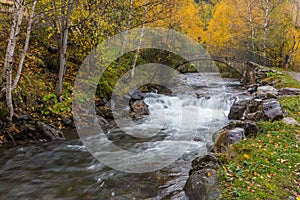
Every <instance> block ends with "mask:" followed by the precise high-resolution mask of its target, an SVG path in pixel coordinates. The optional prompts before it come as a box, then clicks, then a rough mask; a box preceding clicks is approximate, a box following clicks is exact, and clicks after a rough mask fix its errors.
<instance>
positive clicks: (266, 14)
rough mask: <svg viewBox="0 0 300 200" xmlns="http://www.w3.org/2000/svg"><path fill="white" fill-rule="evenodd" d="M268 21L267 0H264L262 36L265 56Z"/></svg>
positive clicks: (264, 54)
mask: <svg viewBox="0 0 300 200" xmlns="http://www.w3.org/2000/svg"><path fill="white" fill-rule="evenodd" d="M268 22H269V0H265V16H264V26H263V32H264V38H263V56H264V58H266V57H267V31H268V25H269V24H268Z"/></svg>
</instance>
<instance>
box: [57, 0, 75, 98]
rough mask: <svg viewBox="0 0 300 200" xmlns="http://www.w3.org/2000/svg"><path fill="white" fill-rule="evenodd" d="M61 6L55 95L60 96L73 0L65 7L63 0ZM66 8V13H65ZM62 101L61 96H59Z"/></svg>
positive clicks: (64, 0)
mask: <svg viewBox="0 0 300 200" xmlns="http://www.w3.org/2000/svg"><path fill="white" fill-rule="evenodd" d="M63 4H64V5H63V7H62V12H61V30H60V45H59V50H60V51H59V73H58V84H57V96H58V97H61V95H62V91H63V82H64V78H65V72H66V53H67V46H68V34H69V20H70V17H71V13H72V10H73V5H74V0H70V1H68V6H67V7H66V0H63ZM65 9H67V11H66V12H67V13H65ZM59 99H60V101H62V99H61V98H59Z"/></svg>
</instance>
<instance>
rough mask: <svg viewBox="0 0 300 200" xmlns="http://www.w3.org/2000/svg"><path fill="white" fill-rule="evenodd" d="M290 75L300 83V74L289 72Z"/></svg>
mask: <svg viewBox="0 0 300 200" xmlns="http://www.w3.org/2000/svg"><path fill="white" fill-rule="evenodd" d="M288 74H289V75H291V76H292V77H293V78H294V79H296V80H297V81H298V82H300V73H296V72H288Z"/></svg>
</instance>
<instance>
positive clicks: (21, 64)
mask: <svg viewBox="0 0 300 200" xmlns="http://www.w3.org/2000/svg"><path fill="white" fill-rule="evenodd" d="M36 3H37V0H34V1H33V5H32V8H31V13H30V17H29V22H28V27H27V32H26V39H25V45H24V49H23V52H22V55H21V58H20V62H19V66H18V72H17V74H16V77H15V79H14V82H13V85H12V90H14V89H15V88H16V86H17V84H18V82H19V80H20V76H21V72H22V68H23V64H24V60H25V56H26V53H27V50H28V46H29V40H30V34H31V27H32V23H33V18H34V11H35V6H36Z"/></svg>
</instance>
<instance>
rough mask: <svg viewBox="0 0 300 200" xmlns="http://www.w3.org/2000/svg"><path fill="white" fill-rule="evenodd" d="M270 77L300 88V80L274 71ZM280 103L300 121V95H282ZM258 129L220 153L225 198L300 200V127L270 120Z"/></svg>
mask: <svg viewBox="0 0 300 200" xmlns="http://www.w3.org/2000/svg"><path fill="white" fill-rule="evenodd" d="M282 73H284V72H282ZM293 77H295V73H294V74H293ZM296 77H299V74H296ZM296 77H295V78H296ZM268 78H269V79H271V80H274V81H275V83H274V86H275V88H276V89H281V88H283V87H293V88H300V84H299V82H297V81H296V80H294V79H293V78H292V77H290V76H289V75H285V74H282V75H278V74H270V76H269V77H268ZM298 81H299V80H298ZM279 102H280V104H281V107H282V108H283V109H284V110H285V111H287V113H286V114H285V116H287V115H288V116H290V117H293V118H294V119H295V120H297V122H300V96H299V95H298V96H292V97H289V96H282V97H280V98H279ZM258 128H259V129H258V130H259V131H258V134H257V137H253V138H247V139H244V140H242V141H241V142H240V143H237V144H234V145H232V146H231V147H230V150H229V151H228V152H226V153H220V154H216V156H217V157H218V160H219V162H220V163H221V167H220V168H219V169H218V176H219V182H220V187H221V191H222V199H243V200H244V199H249V200H250V199H272V200H276V199H278V200H282V199H289V200H296V199H297V200H298V199H299V198H300V171H299V169H300V151H299V145H300V127H299V126H297V125H291V124H287V123H285V122H284V121H281V120H279V121H277V120H275V121H274V120H270V121H265V122H264V121H260V122H258Z"/></svg>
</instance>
